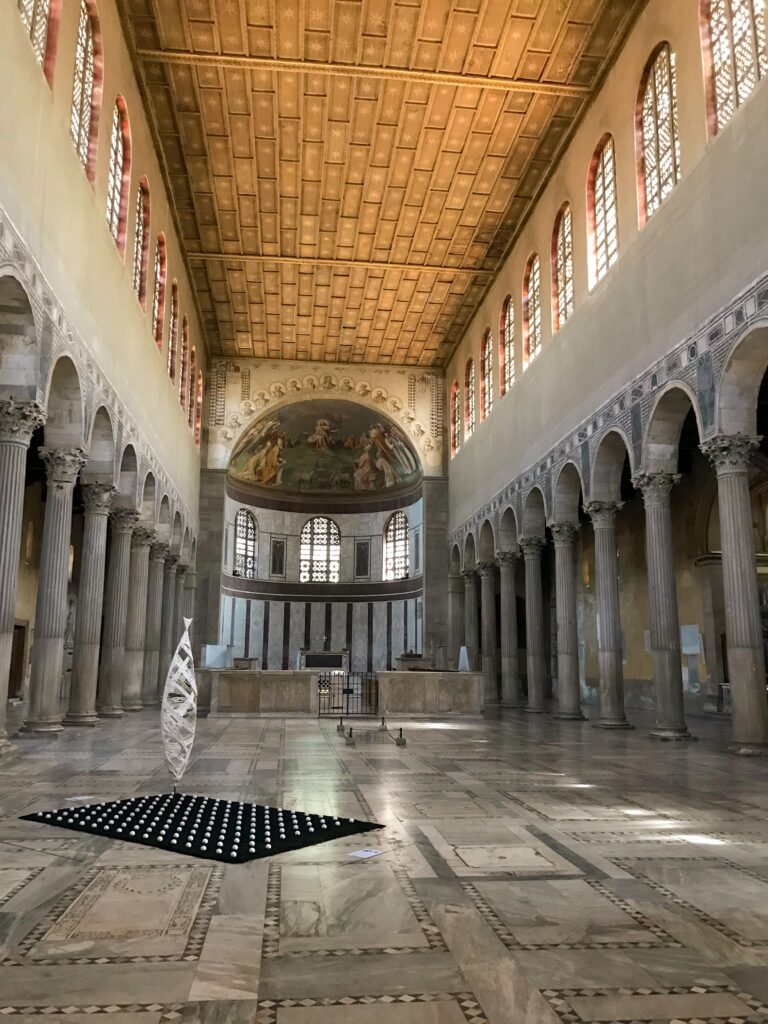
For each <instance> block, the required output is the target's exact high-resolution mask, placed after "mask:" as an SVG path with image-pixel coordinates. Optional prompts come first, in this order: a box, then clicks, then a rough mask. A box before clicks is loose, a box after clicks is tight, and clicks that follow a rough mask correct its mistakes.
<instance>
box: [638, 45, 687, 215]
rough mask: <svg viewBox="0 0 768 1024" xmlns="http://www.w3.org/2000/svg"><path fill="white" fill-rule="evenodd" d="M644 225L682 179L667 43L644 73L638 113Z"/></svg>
mask: <svg viewBox="0 0 768 1024" xmlns="http://www.w3.org/2000/svg"><path fill="white" fill-rule="evenodd" d="M635 122H636V126H637V136H638V151H639V163H640V166H639V176H640V179H641V181H642V186H643V187H642V191H641V194H640V198H641V202H640V220H641V223H645V221H646V220H647V219H648V218H649V217H650V216H651V215H652V214H654V213H655V212H656V211H657V210H658V208H659V207H660V206H661V204H662V203H663V202H664V200H665V199H666V198H667V196H668V195H669V193H670V192H671V191H672V189H673V188H674V187H675V185H676V184H677V182H678V180H679V178H680V140H679V137H678V133H677V84H676V79H675V55H674V53H672V51H671V50H670V48H669V46H668V45H667V43H664V44H663V45H662V46H661V47H660V48H659V49H658V50H657V51H656V53H655V55H654V56H653V57H651V59H650V61H649V62H648V65H647V66H646V69H645V73H644V74H643V78H642V82H641V85H640V95H639V96H638V100H637V111H636V114H635Z"/></svg>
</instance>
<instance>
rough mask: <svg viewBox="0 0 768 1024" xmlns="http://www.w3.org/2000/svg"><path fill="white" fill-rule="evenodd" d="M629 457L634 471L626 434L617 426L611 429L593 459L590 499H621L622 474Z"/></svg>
mask: <svg viewBox="0 0 768 1024" xmlns="http://www.w3.org/2000/svg"><path fill="white" fill-rule="evenodd" d="M627 458H629V467H630V471H631V472H632V473H634V469H635V467H634V465H633V463H632V448H631V446H630V444H629V442H628V441H627V438H626V436H625V435H624V433H623V431H620V430H618V429H616V428H614V429H611V430H609V431H608V432H607V433H606V434H604V435H603V437H602V438H601V439H600V441H599V443H598V445H597V448H596V450H595V454H594V456H593V459H592V472H591V481H592V484H591V488H590V494H589V499H590V501H612V502H618V501H621V476H622V473H623V471H624V460H625V459H627Z"/></svg>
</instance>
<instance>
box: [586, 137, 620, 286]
mask: <svg viewBox="0 0 768 1024" xmlns="http://www.w3.org/2000/svg"><path fill="white" fill-rule="evenodd" d="M588 198H589V219H590V229H591V235H592V283H593V284H597V282H598V281H600V280H601V279H602V278H603V277H604V276H605V275H606V274H607V273H608V271H609V270H610V268H611V267H612V266H613V264H614V263H615V262H616V260H617V259H618V258H619V219H618V210H617V203H616V160H615V156H614V148H613V136H611V135H606V136H604V138H603V139H602V140H601V141H600V144H599V145H598V147H597V149H596V150H595V155H594V156H593V157H592V166H591V167H590V172H589V196H588Z"/></svg>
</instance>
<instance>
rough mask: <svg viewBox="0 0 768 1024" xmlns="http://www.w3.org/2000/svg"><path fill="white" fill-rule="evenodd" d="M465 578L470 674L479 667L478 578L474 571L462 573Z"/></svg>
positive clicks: (466, 634) (465, 621)
mask: <svg viewBox="0 0 768 1024" xmlns="http://www.w3.org/2000/svg"><path fill="white" fill-rule="evenodd" d="M462 576H463V577H464V646H465V647H466V648H467V657H468V658H469V670H470V672H476V671H477V666H478V657H477V654H478V647H479V646H480V645H479V643H478V635H477V576H476V575H475V572H474V569H468V570H466V571H465V572H463V573H462Z"/></svg>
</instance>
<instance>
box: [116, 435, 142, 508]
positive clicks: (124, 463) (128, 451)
mask: <svg viewBox="0 0 768 1024" xmlns="http://www.w3.org/2000/svg"><path fill="white" fill-rule="evenodd" d="M138 486H139V466H138V461H137V459H136V449H135V448H134V447H133V445H132V444H127V445H126V446H125V448H124V449H123V454H122V455H121V457H120V468H119V470H118V473H117V504H118V505H119V506H121V507H122V508H137V507H138V504H139V500H138V499H139V494H138Z"/></svg>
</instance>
